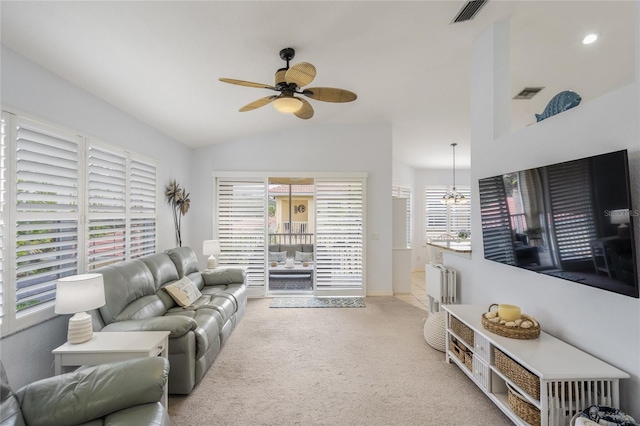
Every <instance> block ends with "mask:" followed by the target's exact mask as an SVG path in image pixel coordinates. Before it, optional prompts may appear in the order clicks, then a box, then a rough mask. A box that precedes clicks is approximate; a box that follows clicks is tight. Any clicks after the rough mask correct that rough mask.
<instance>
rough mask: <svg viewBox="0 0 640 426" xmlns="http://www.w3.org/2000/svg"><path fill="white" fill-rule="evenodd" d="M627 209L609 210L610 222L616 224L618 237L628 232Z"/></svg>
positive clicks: (624, 235) (626, 234) (627, 234)
mask: <svg viewBox="0 0 640 426" xmlns="http://www.w3.org/2000/svg"><path fill="white" fill-rule="evenodd" d="M627 223H629V210H627V209H620V210H611V224H613V225H618V237H628V236H629V235H630V234H631V233H630V232H629V226H627Z"/></svg>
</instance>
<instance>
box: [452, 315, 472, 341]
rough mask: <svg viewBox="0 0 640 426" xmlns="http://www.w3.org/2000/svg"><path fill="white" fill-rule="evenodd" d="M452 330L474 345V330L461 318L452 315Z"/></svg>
mask: <svg viewBox="0 0 640 426" xmlns="http://www.w3.org/2000/svg"><path fill="white" fill-rule="evenodd" d="M450 318H451V324H450V325H451V330H452V331H453V332H454V333H456V334H457V335H458V337H460V338H461V339H462V340H464V341H465V342H466V343H467V344H468V345H469V346H473V344H474V342H473V330H472V329H470V328H469V327H467V326H466V325H464V324H463V323H462V322H460V320H459V319H458V318H456V317H454V316H451V317H450Z"/></svg>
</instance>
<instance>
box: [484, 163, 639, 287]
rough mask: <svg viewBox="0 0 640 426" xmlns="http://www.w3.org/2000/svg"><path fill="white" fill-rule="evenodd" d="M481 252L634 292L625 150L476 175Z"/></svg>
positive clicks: (635, 269)
mask: <svg viewBox="0 0 640 426" xmlns="http://www.w3.org/2000/svg"><path fill="white" fill-rule="evenodd" d="M479 187H480V194H479V195H480V197H479V198H480V215H481V218H482V238H483V245H484V257H485V258H486V259H489V260H493V261H496V262H501V263H504V264H507V265H512V266H516V267H518V268H525V269H528V270H531V271H535V272H539V273H541V274H546V275H549V276H553V277H558V278H562V279H566V280H570V281H574V282H576V283H580V284H584V285H588V286H592V287H597V288H601V289H604V290H608V291H612V292H616V293H620V294H624V295H627V296H631V297H638V265H637V263H636V246H635V241H634V232H633V229H634V228H633V227H634V219H635V218H636V217H638V216H639V215H640V212H639V211H637V210H635V211H634V210H632V204H631V189H630V180H629V162H628V158H627V151H626V150H623V151H616V152H611V153H606V154H602V155H597V156H593V157H588V158H582V159H579V160H574V161H567V162H564V163H558V164H552V165H548V166H545V167H538V168H534V169H529V170H521V171H515V172H511V173H505V174H502V175H498V176H491V177H487V178H484V179H480V180H479Z"/></svg>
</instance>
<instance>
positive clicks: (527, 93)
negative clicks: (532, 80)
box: [513, 87, 544, 99]
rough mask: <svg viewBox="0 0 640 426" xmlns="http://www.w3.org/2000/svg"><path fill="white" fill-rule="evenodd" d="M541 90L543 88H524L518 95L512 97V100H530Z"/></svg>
mask: <svg viewBox="0 0 640 426" xmlns="http://www.w3.org/2000/svg"><path fill="white" fill-rule="evenodd" d="M542 89H544V87H525V88H524V89H522V90H521V91H520V93H518V94H517V95H516V96H514V98H513V99H531V98H533V97H534V96H535V95H537V94H538V92H539V91H541V90H542Z"/></svg>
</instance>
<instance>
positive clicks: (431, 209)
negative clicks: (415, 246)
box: [424, 185, 448, 241]
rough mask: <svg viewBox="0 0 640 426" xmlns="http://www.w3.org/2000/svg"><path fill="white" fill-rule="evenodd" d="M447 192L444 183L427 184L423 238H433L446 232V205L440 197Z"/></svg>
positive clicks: (427, 239)
mask: <svg viewBox="0 0 640 426" xmlns="http://www.w3.org/2000/svg"><path fill="white" fill-rule="evenodd" d="M446 193H447V187H446V186H444V185H429V186H427V188H426V190H425V199H424V206H425V226H424V229H425V238H426V241H429V240H435V239H438V238H439V237H441V236H442V235H444V234H446V233H447V232H448V224H447V206H446V204H442V202H441V200H442V197H444V195H445V194H446Z"/></svg>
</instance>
